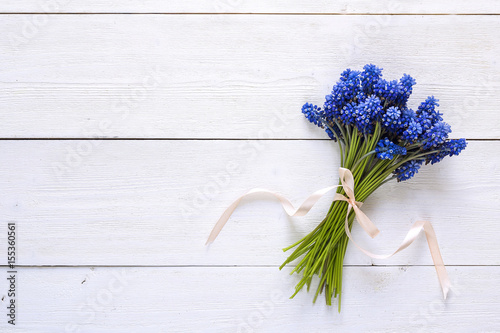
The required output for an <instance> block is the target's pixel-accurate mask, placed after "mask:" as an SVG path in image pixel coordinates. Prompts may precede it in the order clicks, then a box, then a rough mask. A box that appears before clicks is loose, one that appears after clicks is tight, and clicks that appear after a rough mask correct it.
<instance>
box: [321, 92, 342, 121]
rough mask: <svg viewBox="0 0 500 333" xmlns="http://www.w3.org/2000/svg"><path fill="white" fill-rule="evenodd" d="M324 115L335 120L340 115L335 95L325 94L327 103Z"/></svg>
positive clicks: (324, 107)
mask: <svg viewBox="0 0 500 333" xmlns="http://www.w3.org/2000/svg"><path fill="white" fill-rule="evenodd" d="M323 116H324V118H325V119H327V120H333V119H336V118H339V117H340V108H338V107H337V105H336V104H335V100H334V98H333V95H332V94H330V95H326V96H325V104H324V105H323Z"/></svg>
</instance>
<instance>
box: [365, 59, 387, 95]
mask: <svg viewBox="0 0 500 333" xmlns="http://www.w3.org/2000/svg"><path fill="white" fill-rule="evenodd" d="M381 77H382V68H378V67H377V66H375V65H373V64H368V65H365V67H363V72H361V75H360V79H361V87H362V89H363V92H364V93H365V94H371V93H373V86H374V85H375V84H376V83H377V82H378V80H379V79H380V78H381Z"/></svg>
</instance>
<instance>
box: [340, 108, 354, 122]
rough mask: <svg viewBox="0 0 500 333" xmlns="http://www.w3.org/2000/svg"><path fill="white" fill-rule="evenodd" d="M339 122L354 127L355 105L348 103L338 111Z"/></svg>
mask: <svg viewBox="0 0 500 333" xmlns="http://www.w3.org/2000/svg"><path fill="white" fill-rule="evenodd" d="M340 120H341V121H342V123H344V124H345V125H354V123H355V121H356V104H355V103H349V104H347V105H345V106H344V107H343V108H342V110H340Z"/></svg>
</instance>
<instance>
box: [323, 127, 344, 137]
mask: <svg viewBox="0 0 500 333" xmlns="http://www.w3.org/2000/svg"><path fill="white" fill-rule="evenodd" d="M330 128H331V129H330ZM332 130H333V132H332ZM325 132H326V134H328V136H329V137H330V139H332V140H333V141H337V138H342V133H341V132H340V129H339V128H338V126H337V125H336V124H330V125H329V127H327V128H326V129H325Z"/></svg>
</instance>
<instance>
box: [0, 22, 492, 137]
mask: <svg viewBox="0 0 500 333" xmlns="http://www.w3.org/2000/svg"><path fill="white" fill-rule="evenodd" d="M44 18H45V21H43V20H44ZM36 20H40V22H45V23H44V24H43V25H41V23H40V24H39V27H35V28H33V27H31V28H30V27H29V26H30V22H32V24H34V23H33V22H38V21H36ZM68 27H71V28H68ZM499 28H500V20H498V19H497V16H432V15H431V16H376V15H375V16H314V15H312V16H307V15H306V16H302V15H291V16H283V15H215V16H214V15H146V16H145V15H53V16H45V17H43V16H32V15H7V16H3V17H2V20H1V21H0V29H1V30H2V31H7V32H8V33H5V34H2V35H0V48H1V49H2V50H3V51H2V52H1V53H0V63H2V64H3V69H2V72H1V73H0V110H1V112H0V137H8V138H20V137H30V138H33V137H39V138H40V137H41V138H48V137H50V138H64V137H76V138H87V137H108V138H115V137H117V138H126V137H128V138H254V139H255V138H325V136H326V135H324V134H323V133H321V131H318V130H317V129H315V128H313V127H312V126H310V125H309V124H307V122H306V121H304V120H303V119H302V117H301V115H300V107H301V106H302V104H303V103H305V102H306V101H311V102H316V103H318V104H322V102H323V97H324V95H326V94H327V93H328V92H329V91H330V90H331V86H332V85H333V83H334V82H335V81H336V80H337V78H338V77H339V74H340V72H341V71H342V70H344V69H345V68H346V67H352V68H361V67H362V66H363V65H364V64H366V63H370V62H373V63H375V64H378V65H379V66H381V67H384V68H385V69H386V71H385V76H386V77H387V78H390V79H396V78H399V77H400V76H401V75H402V74H403V73H406V72H409V73H411V74H412V75H413V76H414V77H415V78H416V79H417V81H418V84H417V86H416V88H415V91H414V94H413V97H412V100H411V103H410V105H411V106H412V107H417V106H418V104H419V103H420V102H421V101H422V100H423V99H425V97H426V96H428V95H434V96H436V97H438V98H439V99H440V101H441V102H440V104H441V107H440V110H441V111H442V112H444V113H445V118H446V120H447V121H448V122H449V123H450V124H451V125H452V128H453V130H454V132H453V137H454V138H458V137H467V138H480V139H498V138H500V126H498V125H499V122H498V116H497V114H498V105H499V103H500V99H499V98H500V97H499V96H500V67H499V65H498V62H497V55H498V54H499V53H500V34H498V33H497V31H498V29H499ZM30 29H31V30H30ZM409 36H411V38H409ZM276 124H277V125H276ZM282 124H284V125H285V126H281V125H282Z"/></svg>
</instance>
